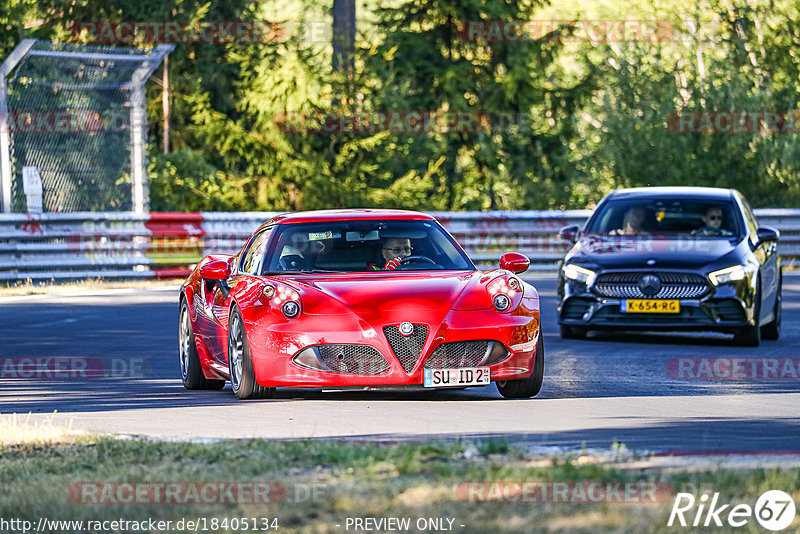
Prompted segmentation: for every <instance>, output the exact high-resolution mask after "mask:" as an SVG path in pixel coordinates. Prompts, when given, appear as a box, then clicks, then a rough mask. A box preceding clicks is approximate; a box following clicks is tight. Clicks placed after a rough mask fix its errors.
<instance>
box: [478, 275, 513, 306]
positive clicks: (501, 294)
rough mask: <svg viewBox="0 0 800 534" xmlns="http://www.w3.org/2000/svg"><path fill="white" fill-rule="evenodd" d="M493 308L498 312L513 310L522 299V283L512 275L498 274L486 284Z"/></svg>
mask: <svg viewBox="0 0 800 534" xmlns="http://www.w3.org/2000/svg"><path fill="white" fill-rule="evenodd" d="M486 291H487V292H488V293H489V299H490V300H491V301H492V305H493V306H494V309H495V310H497V311H499V312H500V313H508V312H511V311H514V310H515V309H516V308H517V306H519V303H520V302H521V301H522V283H521V282H520V281H519V279H517V278H516V277H513V276H498V277H497V278H495V279H494V280H492V281H491V282H489V284H488V285H487V286H486Z"/></svg>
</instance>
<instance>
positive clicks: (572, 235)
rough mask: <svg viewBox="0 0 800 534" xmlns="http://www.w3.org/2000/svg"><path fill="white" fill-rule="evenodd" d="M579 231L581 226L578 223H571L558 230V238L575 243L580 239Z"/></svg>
mask: <svg viewBox="0 0 800 534" xmlns="http://www.w3.org/2000/svg"><path fill="white" fill-rule="evenodd" d="M579 231H580V227H579V226H578V225H577V224H570V225H569V226H565V227H563V228H562V229H561V230H559V231H558V238H559V239H561V240H562V241H568V242H569V243H570V244H572V245H574V244H575V242H576V241H577V240H578V232H579Z"/></svg>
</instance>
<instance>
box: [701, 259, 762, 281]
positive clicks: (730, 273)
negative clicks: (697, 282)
mask: <svg viewBox="0 0 800 534" xmlns="http://www.w3.org/2000/svg"><path fill="white" fill-rule="evenodd" d="M756 269H758V267H757V266H755V265H750V264H747V265H734V266H733V267H726V268H725V269H719V270H717V271H713V272H710V273H708V279H709V280H711V283H712V284H714V285H715V286H719V285H722V284H729V283H731V282H738V281H739V280H744V279H745V278H750V277H752V276H753V274H755V272H756Z"/></svg>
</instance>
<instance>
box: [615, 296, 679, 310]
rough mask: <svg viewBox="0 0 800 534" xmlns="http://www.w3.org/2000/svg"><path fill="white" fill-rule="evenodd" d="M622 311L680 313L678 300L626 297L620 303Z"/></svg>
mask: <svg viewBox="0 0 800 534" xmlns="http://www.w3.org/2000/svg"><path fill="white" fill-rule="evenodd" d="M620 311H621V312H622V313H680V312H681V302H680V301H679V300H664V299H627V300H623V301H622V302H621V303H620Z"/></svg>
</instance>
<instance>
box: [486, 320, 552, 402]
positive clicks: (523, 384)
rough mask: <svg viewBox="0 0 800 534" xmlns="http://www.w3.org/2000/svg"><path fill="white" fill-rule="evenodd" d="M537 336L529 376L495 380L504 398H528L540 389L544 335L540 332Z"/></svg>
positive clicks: (542, 370)
mask: <svg viewBox="0 0 800 534" xmlns="http://www.w3.org/2000/svg"><path fill="white" fill-rule="evenodd" d="M539 336H540V337H539V343H538V344H537V345H536V359H535V360H534V362H533V372H532V373H531V376H529V377H528V378H522V379H520V380H501V381H498V382H495V384H497V391H499V392H500V395H502V396H503V397H505V398H506V399H528V398H530V397H533V396H535V395H537V394H538V393H539V391H541V389H542V379H543V378H544V337H543V336H541V334H539Z"/></svg>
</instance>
